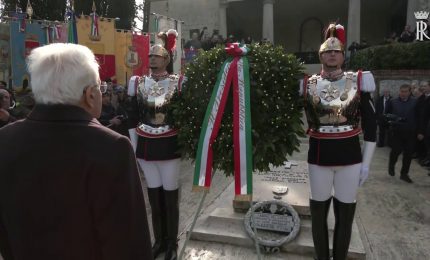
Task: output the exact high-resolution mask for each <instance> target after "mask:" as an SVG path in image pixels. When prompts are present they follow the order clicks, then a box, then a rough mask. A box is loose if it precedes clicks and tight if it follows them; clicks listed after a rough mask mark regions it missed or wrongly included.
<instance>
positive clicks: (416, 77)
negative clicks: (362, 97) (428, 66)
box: [372, 70, 430, 97]
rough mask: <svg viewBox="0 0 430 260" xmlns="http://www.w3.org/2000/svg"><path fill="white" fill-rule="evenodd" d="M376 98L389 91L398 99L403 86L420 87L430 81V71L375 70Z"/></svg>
mask: <svg viewBox="0 0 430 260" xmlns="http://www.w3.org/2000/svg"><path fill="white" fill-rule="evenodd" d="M372 73H373V76H374V77H375V83H376V91H375V96H380V95H381V94H382V91H383V90H384V89H389V90H390V91H391V95H392V96H393V97H397V96H398V93H399V88H400V86H401V85H403V84H410V85H411V86H413V87H419V86H420V85H421V84H422V83H423V82H424V81H429V80H430V70H375V71H372Z"/></svg>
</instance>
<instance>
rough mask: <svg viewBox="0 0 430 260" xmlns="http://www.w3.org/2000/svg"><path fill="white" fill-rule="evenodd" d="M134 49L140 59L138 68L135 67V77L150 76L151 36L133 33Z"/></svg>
mask: <svg viewBox="0 0 430 260" xmlns="http://www.w3.org/2000/svg"><path fill="white" fill-rule="evenodd" d="M133 47H134V48H133V49H134V50H135V52H136V53H137V57H136V58H137V59H138V61H137V64H136V66H133V75H148V74H149V57H148V55H149V35H147V34H138V33H133Z"/></svg>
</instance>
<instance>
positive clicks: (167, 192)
mask: <svg viewBox="0 0 430 260" xmlns="http://www.w3.org/2000/svg"><path fill="white" fill-rule="evenodd" d="M158 37H160V38H162V39H163V41H164V46H162V45H154V46H152V47H151V49H150V53H149V57H150V61H149V62H150V67H151V75H150V76H144V77H140V76H133V77H131V79H130V84H129V87H128V96H129V98H130V99H131V101H132V102H131V103H132V104H134V105H133V108H134V109H132V110H133V111H134V113H132V115H131V116H129V118H130V121H129V125H130V129H129V133H130V139H131V142H132V144H133V147H134V148H135V151H136V157H137V160H138V162H139V164H140V166H141V168H142V170H143V172H144V175H145V179H146V181H147V184H148V197H149V202H150V204H151V209H152V227H153V231H154V237H155V243H154V245H153V247H152V251H153V255H154V257H157V255H159V254H160V253H162V252H166V253H165V259H168V260H171V259H176V254H177V236H178V223H179V205H178V187H179V185H178V179H179V160H180V159H179V158H180V154H179V153H178V146H177V130H176V129H173V128H172V127H171V126H170V125H169V124H167V118H166V111H167V106H168V105H169V100H170V98H171V97H172V95H173V94H174V93H175V91H178V85H179V84H178V83H179V81H180V77H179V76H177V75H173V74H172V68H173V66H172V63H173V61H172V58H173V51H174V49H175V45H176V37H177V32H176V31H175V30H169V31H168V32H167V33H160V34H159V35H158Z"/></svg>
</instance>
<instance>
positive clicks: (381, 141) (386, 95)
mask: <svg viewBox="0 0 430 260" xmlns="http://www.w3.org/2000/svg"><path fill="white" fill-rule="evenodd" d="M382 93H383V95H382V96H381V97H379V98H378V100H377V101H376V116H377V118H378V130H379V133H378V144H377V145H378V147H384V146H385V139H386V134H385V133H386V128H387V124H386V120H385V117H384V115H385V109H386V107H387V103H388V101H390V99H391V95H390V90H389V89H384V91H383V92H382Z"/></svg>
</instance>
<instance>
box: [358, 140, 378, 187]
mask: <svg viewBox="0 0 430 260" xmlns="http://www.w3.org/2000/svg"><path fill="white" fill-rule="evenodd" d="M375 147H376V142H367V141H364V145H363V150H362V155H363V160H362V162H361V170H360V182H359V186H362V185H363V184H364V182H365V181H366V180H367V177H369V166H370V162H371V160H372V157H373V153H374V152H375Z"/></svg>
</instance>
